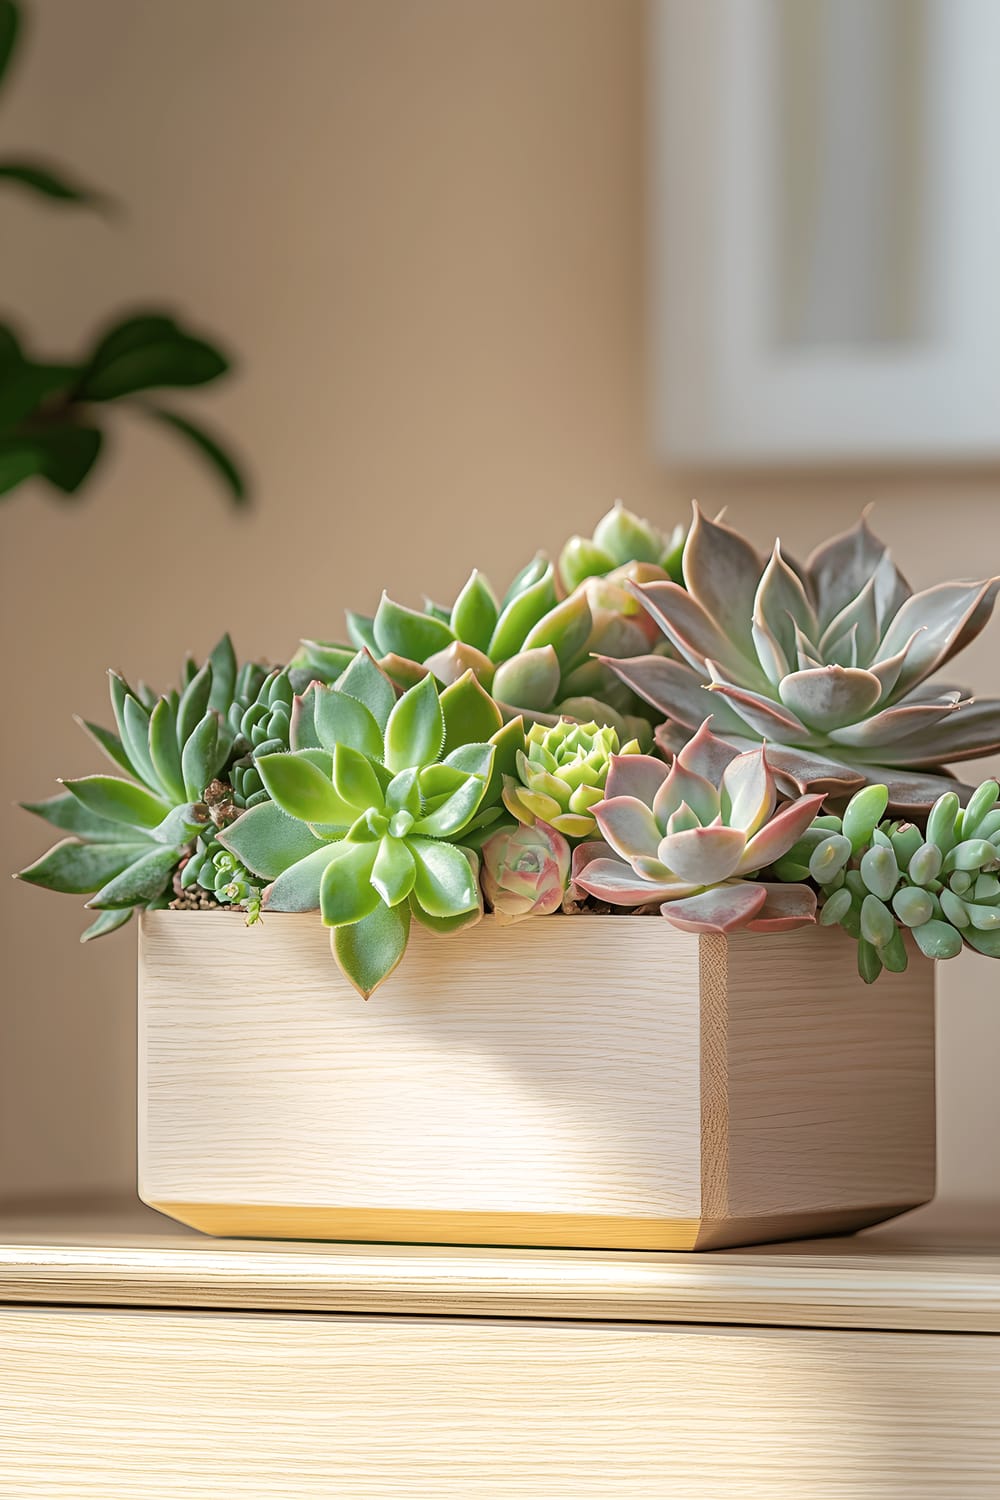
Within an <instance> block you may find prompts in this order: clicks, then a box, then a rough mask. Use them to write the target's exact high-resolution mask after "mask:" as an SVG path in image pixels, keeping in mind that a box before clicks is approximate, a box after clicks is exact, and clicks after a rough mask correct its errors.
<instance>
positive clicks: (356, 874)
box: [319, 839, 380, 927]
mask: <svg viewBox="0 0 1000 1500" xmlns="http://www.w3.org/2000/svg"><path fill="white" fill-rule="evenodd" d="M379 847H380V846H379V844H377V843H376V842H374V841H371V842H368V843H361V844H357V843H354V842H353V841H352V840H350V839H345V840H344V841H343V843H340V844H337V845H336V846H335V849H334V857H333V859H331V860H330V862H329V864H328V865H327V867H326V869H325V870H324V871H323V876H322V879H321V880H320V887H319V909H320V912H321V913H322V916H323V921H324V922H325V923H326V925H327V927H339V926H340V925H341V924H342V923H346V922H360V921H361V919H362V917H367V916H370V914H371V913H372V912H373V911H374V910H375V907H376V906H378V904H379V896H378V892H377V891H376V890H375V887H374V886H373V885H372V883H371V875H372V869H373V867H374V864H375V858H376V855H377V854H378V850H379Z"/></svg>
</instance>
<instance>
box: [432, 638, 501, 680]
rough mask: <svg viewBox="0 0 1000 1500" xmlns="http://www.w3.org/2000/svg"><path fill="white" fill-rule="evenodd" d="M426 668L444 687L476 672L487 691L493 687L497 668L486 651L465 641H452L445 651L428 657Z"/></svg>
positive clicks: (436, 652)
mask: <svg viewBox="0 0 1000 1500" xmlns="http://www.w3.org/2000/svg"><path fill="white" fill-rule="evenodd" d="M424 666H425V668H426V669H427V671H428V672H430V673H431V674H432V675H433V676H434V677H435V678H436V679H437V681H438V682H439V683H441V685H442V686H443V687H447V686H449V685H450V684H451V683H453V682H457V681H458V680H459V678H460V677H463V676H464V675H465V673H466V672H474V673H475V675H476V676H477V677H478V678H479V681H480V682H481V683H482V685H483V687H484V688H486V689H487V690H488V689H489V688H491V687H492V685H493V674H494V671H495V668H494V666H493V663H492V662H491V661H490V659H489V657H488V656H487V655H486V653H485V652H484V651H479V650H477V648H476V647H475V646H468V645H466V644H465V642H464V641H452V643H451V645H450V646H446V647H445V648H444V650H443V651H435V652H434V655H433V656H428V658H427V660H426V661H425V662H424Z"/></svg>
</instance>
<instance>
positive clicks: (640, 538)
mask: <svg viewBox="0 0 1000 1500" xmlns="http://www.w3.org/2000/svg"><path fill="white" fill-rule="evenodd" d="M685 536H686V528H685V527H684V526H681V525H678V526H675V527H674V528H673V530H672V531H671V532H670V533H669V534H667V533H665V532H662V531H660V529H659V528H658V527H656V526H654V525H653V524H652V522H650V521H645V520H642V519H641V518H640V517H639V516H637V515H634V514H633V512H632V511H630V510H627V509H626V508H625V506H624V505H623V504H622V502H621V501H620V500H618V501H616V502H615V505H614V508H613V509H612V510H609V511H608V513H607V515H605V516H602V517H601V519H600V520H599V521H598V523H597V525H596V526H595V527H594V534H593V536H590V537H584V536H571V537H570V539H569V541H568V542H567V543H566V545H565V546H564V547H563V549H562V552H561V553H560V554H559V573H560V576H561V577H562V581H563V586H564V587H565V589H566V590H567V592H570V591H571V590H573V589H575V588H578V587H579V585H580V584H581V583H583V582H584V581H585V580H586V579H587V578H606V577H607V575H608V574H609V573H614V572H615V571H616V569H619V568H627V567H628V566H629V565H630V564H632V563H647V564H652V565H653V567H654V568H656V569H659V570H661V571H662V573H663V575H664V576H665V577H669V578H672V579H673V580H674V582H675V583H682V582H683V577H682V574H681V557H682V555H683V552H684V538H685Z"/></svg>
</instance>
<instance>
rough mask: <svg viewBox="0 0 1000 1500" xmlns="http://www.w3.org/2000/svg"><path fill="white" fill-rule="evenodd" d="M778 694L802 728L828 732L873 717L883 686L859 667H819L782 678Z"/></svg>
mask: <svg viewBox="0 0 1000 1500" xmlns="http://www.w3.org/2000/svg"><path fill="white" fill-rule="evenodd" d="M778 694H779V696H780V698H781V702H782V703H783V704H784V706H785V708H787V709H791V711H792V713H793V714H795V715H796V717H797V719H798V720H799V724H800V727H801V725H803V724H804V725H808V726H809V727H810V728H811V729H818V730H820V731H828V730H831V729H836V727H837V726H838V725H839V724H843V723H844V722H845V720H850V721H854V720H857V719H861V718H864V716H865V715H866V714H868V713H870V712H871V710H872V709H873V708H874V707H875V705H876V704H877V703H878V701H879V698H880V697H881V694H882V685H881V683H880V682H879V680H878V678H877V677H873V676H872V674H871V673H870V672H866V671H862V670H861V669H860V668H857V667H837V666H831V667H817V668H815V669H814V670H811V671H808V672H793V673H792V674H791V675H790V676H788V677H784V678H782V680H781V682H780V683H779V684H778ZM793 728H794V726H793Z"/></svg>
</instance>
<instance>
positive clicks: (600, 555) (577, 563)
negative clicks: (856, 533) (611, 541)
mask: <svg viewBox="0 0 1000 1500" xmlns="http://www.w3.org/2000/svg"><path fill="white" fill-rule="evenodd" d="M614 566H615V559H614V558H613V557H612V556H611V554H610V552H606V551H605V550H604V548H603V547H600V546H598V545H597V543H596V542H593V541H589V540H588V539H587V538H586V537H582V536H572V537H570V539H569V541H568V542H567V543H566V545H565V546H564V547H563V549H562V552H561V553H560V554H559V575H560V577H561V578H562V581H563V584H564V585H565V587H566V589H567V590H568V591H569V592H572V591H573V589H575V588H578V587H579V586H580V584H581V583H583V581H584V579H585V578H601V577H603V576H604V575H605V574H606V573H610V572H611V569H612V568H613V567H614Z"/></svg>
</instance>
